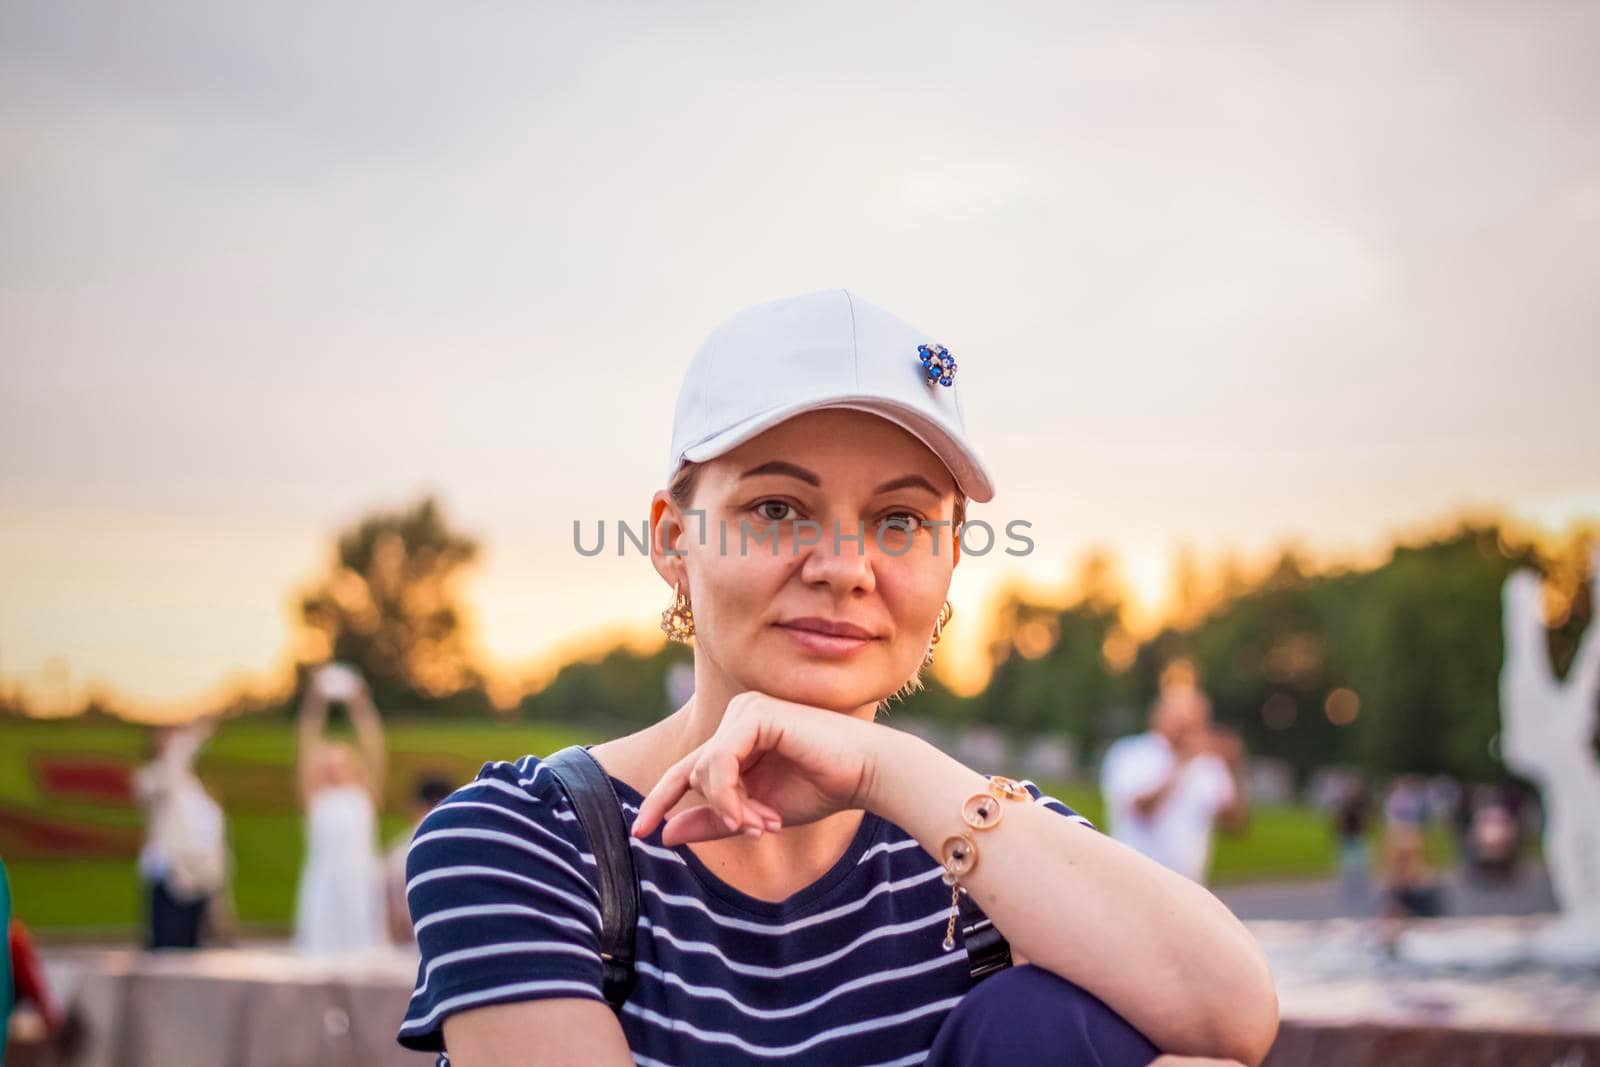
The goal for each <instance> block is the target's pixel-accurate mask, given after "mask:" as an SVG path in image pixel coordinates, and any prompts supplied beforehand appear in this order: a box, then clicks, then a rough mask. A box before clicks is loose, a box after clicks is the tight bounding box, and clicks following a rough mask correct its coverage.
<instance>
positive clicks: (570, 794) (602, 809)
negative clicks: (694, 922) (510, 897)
mask: <svg viewBox="0 0 1600 1067" xmlns="http://www.w3.org/2000/svg"><path fill="white" fill-rule="evenodd" d="M542 762H543V763H544V765H545V766H547V767H549V768H550V773H551V774H553V775H554V776H555V779H556V782H557V783H558V784H559V785H560V786H561V788H562V789H563V790H564V791H565V792H566V794H567V799H569V800H571V801H572V807H573V810H574V811H576V812H577V814H578V823H579V824H580V825H581V826H582V827H583V832H584V835H585V836H586V837H588V839H589V846H590V848H592V849H593V850H594V864H595V869H596V871H598V873H599V881H600V965H601V969H602V974H603V976H604V987H605V996H606V1000H608V1001H610V1002H611V1006H612V1008H614V1009H616V1010H618V1011H620V1010H621V1009H622V1002H623V1001H625V1000H627V999H628V994H630V993H632V992H633V984H634V980H635V977H636V976H635V974H634V969H633V936H634V930H635V928H636V927H637V926H638V922H639V879H638V876H637V875H636V874H635V873H634V870H633V850H632V849H631V848H629V847H628V825H627V820H626V817H625V815H624V813H623V810H622V801H621V800H620V799H618V797H617V791H616V789H614V788H613V787H612V785H611V776H610V775H608V774H607V773H606V772H605V768H603V767H601V766H600V764H599V762H598V761H596V760H595V758H594V757H593V756H591V755H590V754H589V751H588V749H586V748H584V747H583V746H582V745H570V746H568V747H567V748H564V749H562V750H561V751H559V752H556V753H553V754H551V755H550V756H549V757H547V758H546V759H544V760H543V761H542Z"/></svg>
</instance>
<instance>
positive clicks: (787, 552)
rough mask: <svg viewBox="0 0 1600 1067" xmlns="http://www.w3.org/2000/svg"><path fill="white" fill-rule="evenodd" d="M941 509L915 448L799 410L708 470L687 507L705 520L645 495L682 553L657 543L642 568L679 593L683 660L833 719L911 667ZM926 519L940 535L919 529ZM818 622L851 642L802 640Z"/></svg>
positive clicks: (916, 659)
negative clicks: (688, 653) (684, 613)
mask: <svg viewBox="0 0 1600 1067" xmlns="http://www.w3.org/2000/svg"><path fill="white" fill-rule="evenodd" d="M955 499H956V485H955V481H954V479H953V478H952V477H951V475H950V472H949V471H948V470H947V469H946V467H945V466H944V464H943V463H942V462H941V461H940V460H939V458H938V457H937V456H936V455H934V454H933V452H932V451H930V450H929V449H928V448H927V446H925V445H924V444H922V442H920V441H918V440H917V439H916V438H915V437H913V436H912V435H911V434H909V433H907V432H906V431H905V430H903V429H901V428H900V427H899V426H896V425H895V424H894V423H891V422H889V421H887V420H886V419H882V418H879V417H878V416H876V415H872V414H869V413H867V412H862V411H853V410H846V409H826V410H822V411H813V412H807V413H805V414H803V415H798V416H796V417H794V418H792V419H789V420H787V421H785V422H782V423H780V424H778V425H777V426H775V427H773V428H772V429H770V430H768V431H766V432H765V433H762V434H760V435H759V436H757V437H755V438H752V439H751V440H750V441H747V442H745V443H744V444H743V445H741V446H739V447H738V448H737V449H734V450H732V451H730V452H727V453H725V454H724V455H722V456H720V457H718V458H717V459H714V460H711V461H708V462H707V463H706V464H705V465H704V467H703V469H702V470H701V471H700V473H699V481H698V483H697V484H696V487H695V494H694V500H693V503H692V505H691V506H692V508H693V509H695V510H697V511H703V512H704V517H703V519H702V518H701V517H700V516H697V515H695V514H693V513H688V514H685V513H681V512H679V511H678V509H677V508H676V507H675V506H674V505H673V504H672V503H671V499H670V497H669V496H668V494H667V493H666V491H664V490H663V491H662V492H660V493H657V494H656V498H655V502H654V507H653V510H652V525H653V527H654V528H657V529H658V530H659V524H660V522H661V520H662V517H663V514H664V513H665V514H666V516H667V517H669V518H671V519H672V520H673V521H674V522H675V523H677V524H678V525H677V526H676V528H674V529H670V530H669V531H668V532H667V536H668V537H669V538H671V539H672V540H671V542H670V543H671V547H672V548H673V549H674V550H675V551H678V552H683V553H686V555H684V556H677V557H675V556H668V555H665V554H664V553H662V552H661V551H660V537H661V534H660V533H659V532H658V534H657V542H656V545H655V552H654V559H655V563H656V568H657V570H658V571H660V572H661V574H662V576H663V577H665V578H666V579H667V581H668V582H669V583H670V582H672V581H675V580H676V581H680V582H683V583H685V584H684V588H685V590H686V592H687V594H688V596H689V599H690V602H691V605H692V608H693V611H694V626H695V639H694V640H695V649H696V657H697V659H705V660H708V661H709V662H707V663H705V664H703V665H702V664H697V666H700V667H703V668H704V667H708V668H710V669H712V670H715V671H717V672H718V673H719V674H721V675H722V676H724V677H725V678H726V680H727V681H728V683H729V684H730V685H731V686H732V688H733V690H734V691H736V692H737V691H742V690H746V689H756V690H760V691H761V692H764V693H768V694H770V695H772V696H775V697H779V698H780V699H784V700H792V701H795V702H797V703H803V704H811V705H813V706H816V707H825V708H832V709H834V710H838V711H851V710H855V709H858V708H861V707H863V706H865V705H868V704H872V703H875V702H876V701H879V700H882V699H883V698H885V697H887V696H888V695H890V694H891V693H893V692H895V691H896V690H897V689H899V688H900V687H901V686H902V685H904V684H905V683H906V681H907V680H909V679H910V678H911V677H912V676H913V675H914V674H915V673H916V671H917V669H918V668H919V667H920V666H921V664H922V661H923V658H924V656H926V654H927V648H928V640H929V638H930V637H931V636H932V633H933V627H934V623H935V622H936V621H937V619H938V616H939V609H940V608H941V607H942V606H943V603H944V599H945V594H946V593H947V592H948V591H949V588H950V575H951V571H952V569H953V568H954V566H955V563H956V559H957V548H956V545H957V542H956V538H955V533H954V531H953V530H952V529H951V528H950V526H949V523H950V521H951V519H952V517H953V514H954V511H955ZM886 520H898V522H899V523H900V524H901V525H900V526H898V527H897V526H896V525H892V524H891V525H883V524H884V523H885V521H886ZM935 521H942V522H944V523H945V524H946V525H944V526H942V527H938V526H921V525H920V524H921V523H927V522H935ZM812 524H815V525H812ZM835 530H837V531H838V536H837V538H836V537H835ZM723 531H726V534H725V537H726V542H725V544H726V547H724V533H723ZM858 532H859V533H861V534H862V537H861V541H860V542H859V543H858V542H857V541H856V540H854V536H855V535H856V534H857V533H858ZM830 623H831V624H849V625H851V626H853V627H856V628H857V629H858V630H859V631H860V632H862V633H863V634H865V636H864V637H859V638H851V637H839V636H825V635H822V634H820V633H818V632H816V631H817V630H818V629H821V628H823V627H824V625H825V624H830Z"/></svg>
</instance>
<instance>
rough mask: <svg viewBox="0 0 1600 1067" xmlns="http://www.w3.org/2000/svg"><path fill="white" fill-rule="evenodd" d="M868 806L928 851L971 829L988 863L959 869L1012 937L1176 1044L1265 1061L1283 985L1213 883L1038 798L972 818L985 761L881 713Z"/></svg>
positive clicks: (1172, 1047)
mask: <svg viewBox="0 0 1600 1067" xmlns="http://www.w3.org/2000/svg"><path fill="white" fill-rule="evenodd" d="M881 729H882V734H881V735H879V739H878V744H879V746H880V750H879V751H878V752H876V753H875V758H874V768H873V774H872V778H871V784H870V786H869V787H868V790H867V801H866V806H867V807H869V808H870V809H872V810H873V811H875V812H876V813H877V814H879V815H881V816H883V817H884V818H886V819H888V820H890V821H891V822H893V823H895V824H896V825H898V826H900V827H902V828H904V829H905V830H906V832H908V833H910V834H911V835H912V836H913V837H915V838H916V839H917V841H918V842H919V843H920V844H921V845H922V846H923V848H925V849H926V850H927V851H928V852H929V853H930V854H931V855H933V856H935V857H937V856H938V855H939V847H940V845H941V844H942V842H944V840H945V839H946V838H948V837H950V836H952V835H954V834H958V833H960V832H961V831H963V830H968V832H969V833H970V834H971V836H972V838H973V840H974V841H975V842H976V843H977V850H978V862H977V865H976V866H975V867H974V868H973V869H972V871H971V872H969V873H968V874H967V875H965V876H964V877H963V878H962V880H961V882H962V884H963V885H964V886H966V888H967V890H968V892H969V893H970V895H971V897H972V899H973V900H974V901H975V902H976V903H977V904H978V906H979V907H981V908H983V910H984V912H985V913H986V914H987V915H988V916H989V917H990V919H992V920H993V921H994V924H995V926H996V927H997V928H999V930H1000V931H1001V933H1003V934H1004V935H1005V936H1006V939H1007V940H1008V941H1009V942H1010V943H1011V945H1012V946H1013V948H1014V949H1015V950H1016V951H1017V952H1019V953H1021V954H1022V955H1024V956H1026V957H1027V959H1028V960H1029V962H1031V963H1034V964H1036V965H1038V966H1040V967H1043V968H1045V969H1047V970H1049V971H1052V972H1053V973H1055V974H1058V975H1060V976H1061V977H1063V978H1065V979H1067V980H1069V981H1072V982H1074V983H1076V984H1078V985H1080V986H1082V987H1083V988H1084V989H1086V990H1088V991H1089V992H1091V993H1093V994H1094V995H1095V996H1097V997H1099V998H1100V999H1101V1000H1103V1001H1105V1002H1106V1004H1107V1005H1109V1006H1110V1007H1111V1008H1112V1009H1113V1010H1114V1011H1116V1012H1117V1013H1118V1014H1120V1015H1121V1016H1122V1017H1123V1018H1125V1019H1127V1020H1128V1022H1129V1023H1131V1024H1132V1025H1133V1026H1134V1027H1136V1028H1137V1029H1139V1030H1140V1031H1141V1032H1142V1033H1144V1034H1145V1036H1147V1037H1149V1038H1150V1040H1151V1041H1152V1042H1154V1043H1155V1044H1156V1045H1157V1046H1158V1047H1160V1048H1161V1049H1162V1050H1163V1051H1166V1052H1179V1053H1188V1054H1192V1055H1208V1056H1227V1057H1231V1058H1234V1059H1238V1060H1242V1061H1244V1062H1246V1063H1252V1064H1253V1063H1258V1062H1259V1061H1260V1060H1261V1059H1262V1058H1263V1057H1264V1056H1265V1055H1266V1053H1267V1049H1268V1048H1269V1047H1270V1046H1271V1043H1272V1039H1273V1037H1274V1036H1275V1034H1276V1032H1277V1025H1278V1008H1277V997H1276V994H1275V992H1274V989H1273V982H1272V974H1271V971H1270V970H1269V968H1268V966H1267V962H1266V958H1265V956H1264V955H1263V954H1262V952H1261V950H1260V947H1259V946H1258V945H1257V944H1256V942H1255V940H1254V938H1252V937H1251V936H1250V933H1249V932H1248V931H1247V930H1246V929H1245V928H1244V926H1243V925H1242V924H1241V923H1240V922H1239V921H1238V920H1237V919H1236V918H1234V916H1233V914H1232V913H1231V912H1229V911H1228V910H1227V908H1226V907H1224V906H1223V905H1222V903H1221V902H1220V901H1219V900H1217V898H1216V897H1214V896H1213V895H1212V894H1211V893H1210V892H1208V891H1207V890H1206V889H1205V888H1204V887H1203V886H1200V885H1197V884H1195V883H1194V882H1191V881H1189V880H1188V879H1187V878H1184V877H1183V876H1182V875H1180V874H1177V873H1176V872H1174V871H1170V870H1168V869H1167V868H1165V867H1163V866H1161V865H1160V864H1158V863H1156V862H1154V861H1153V860H1150V859H1147V858H1146V857H1144V856H1141V855H1140V854H1138V853H1137V852H1135V851H1133V850H1132V849H1130V848H1128V847H1126V846H1125V845H1123V844H1121V843H1119V842H1117V841H1114V840H1112V839H1111V838H1110V837H1108V836H1105V835H1103V834H1100V833H1096V832H1094V831H1092V830H1090V829H1088V828H1086V827H1084V826H1081V825H1079V824H1078V823H1076V822H1073V821H1071V820H1068V819H1064V818H1062V817H1061V815H1060V814H1059V813H1056V812H1053V811H1050V810H1049V809H1047V808H1045V807H1043V806H1041V805H1036V804H1018V803H1014V802H1003V804H1002V811H1003V815H1002V818H1001V822H1000V823H999V825H997V826H995V827H993V828H991V829H988V830H969V829H968V827H966V825H965V823H963V822H962V819H961V814H960V813H961V804H962V802H963V801H964V800H965V799H966V798H967V797H969V796H970V795H972V794H973V793H975V792H980V791H983V790H985V789H986V788H987V779H986V778H985V777H984V775H982V774H979V773H978V772H976V771H974V770H972V769H970V768H968V767H966V766H965V765H963V764H962V763H960V762H959V761H957V760H955V759H952V758H951V757H949V756H947V755H945V754H944V753H943V752H940V751H939V750H938V749H937V748H935V747H934V746H933V745H931V744H928V743H927V742H925V741H922V740H921V739H920V738H917V737H914V736H912V735H910V734H906V733H903V732H901V731H898V730H892V729H890V728H889V727H882V728H881Z"/></svg>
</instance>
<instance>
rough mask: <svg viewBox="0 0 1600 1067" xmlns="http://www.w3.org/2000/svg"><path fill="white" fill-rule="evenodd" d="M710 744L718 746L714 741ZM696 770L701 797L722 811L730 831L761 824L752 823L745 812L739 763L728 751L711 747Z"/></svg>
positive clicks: (759, 820) (756, 820) (754, 821)
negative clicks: (698, 773)
mask: <svg viewBox="0 0 1600 1067" xmlns="http://www.w3.org/2000/svg"><path fill="white" fill-rule="evenodd" d="M712 744H713V745H717V742H715V741H713V742H712ZM699 770H700V795H701V796H703V797H705V798H706V801H707V802H708V803H710V804H711V805H712V806H713V807H715V808H716V809H717V810H718V811H720V812H722V814H723V816H724V817H725V818H726V819H727V820H728V823H729V827H728V828H729V829H730V830H738V829H739V828H741V827H744V826H751V825H754V826H760V825H761V822H762V820H761V819H759V818H757V819H754V820H752V819H751V817H750V815H749V813H747V812H746V811H745V805H744V790H743V789H741V788H740V786H739V760H738V758H737V757H736V756H734V754H733V753H732V752H731V751H729V750H728V749H726V748H723V747H720V746H717V747H713V748H711V749H710V750H709V751H707V752H706V754H705V757H704V758H703V759H702V760H701V762H700V768H699Z"/></svg>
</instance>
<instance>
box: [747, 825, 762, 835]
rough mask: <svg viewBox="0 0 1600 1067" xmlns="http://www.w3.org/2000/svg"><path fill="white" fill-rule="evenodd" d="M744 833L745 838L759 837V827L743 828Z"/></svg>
mask: <svg viewBox="0 0 1600 1067" xmlns="http://www.w3.org/2000/svg"><path fill="white" fill-rule="evenodd" d="M744 832H745V836H746V837H760V836H761V827H759V826H746V827H745V828H744Z"/></svg>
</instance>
